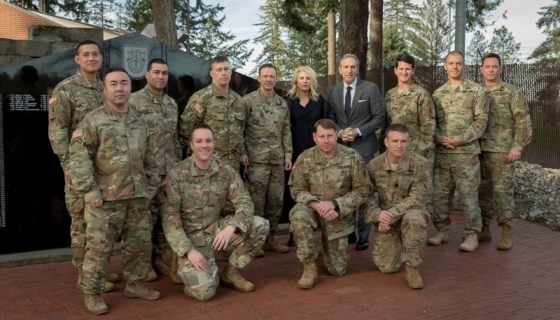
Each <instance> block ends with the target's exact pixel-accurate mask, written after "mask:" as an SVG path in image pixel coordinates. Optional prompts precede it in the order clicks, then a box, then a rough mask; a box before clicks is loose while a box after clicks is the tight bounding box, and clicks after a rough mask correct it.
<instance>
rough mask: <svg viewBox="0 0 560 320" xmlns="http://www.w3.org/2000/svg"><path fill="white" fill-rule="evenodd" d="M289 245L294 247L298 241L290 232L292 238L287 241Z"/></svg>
mask: <svg viewBox="0 0 560 320" xmlns="http://www.w3.org/2000/svg"><path fill="white" fill-rule="evenodd" d="M286 245H287V246H288V247H294V246H295V245H296V242H295V241H294V235H293V234H291V233H290V239H288V243H286Z"/></svg>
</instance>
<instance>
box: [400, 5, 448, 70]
mask: <svg viewBox="0 0 560 320" xmlns="http://www.w3.org/2000/svg"><path fill="white" fill-rule="evenodd" d="M448 9H449V7H448V5H447V1H446V0H424V2H423V3H422V5H421V6H420V7H419V10H418V15H419V17H420V18H419V19H418V28H417V29H416V30H415V32H414V33H413V34H412V35H411V46H410V47H409V50H408V51H409V52H410V53H411V54H412V55H413V56H414V57H415V58H416V63H417V65H424V66H436V65H438V64H441V63H442V61H443V58H444V57H445V55H446V54H447V52H448V51H449V46H450V44H451V41H452V39H453V26H452V25H451V22H450V21H449V19H448V14H447V12H448Z"/></svg>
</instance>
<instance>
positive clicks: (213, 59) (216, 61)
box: [210, 56, 230, 68]
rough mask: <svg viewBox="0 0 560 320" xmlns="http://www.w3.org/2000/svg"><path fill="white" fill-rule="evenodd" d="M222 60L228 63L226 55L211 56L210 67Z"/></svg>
mask: <svg viewBox="0 0 560 320" xmlns="http://www.w3.org/2000/svg"><path fill="white" fill-rule="evenodd" d="M222 62H227V63H230V62H229V59H228V57H225V56H215V57H214V58H212V60H210V68H212V67H213V66H214V65H215V64H216V63H222Z"/></svg>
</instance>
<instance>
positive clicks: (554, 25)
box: [531, 0, 560, 64]
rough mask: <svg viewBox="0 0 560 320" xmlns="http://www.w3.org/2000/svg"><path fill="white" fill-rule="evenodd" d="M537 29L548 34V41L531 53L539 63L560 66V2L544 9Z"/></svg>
mask: <svg viewBox="0 0 560 320" xmlns="http://www.w3.org/2000/svg"><path fill="white" fill-rule="evenodd" d="M539 15H541V17H540V18H539V20H538V21H537V28H539V30H541V31H542V32H543V33H544V34H546V39H545V40H544V41H543V43H541V44H540V45H539V46H538V47H537V48H536V49H535V50H534V51H533V53H531V58H533V59H536V60H537V61H538V62H543V63H555V64H560V0H554V2H553V4H551V5H549V6H545V7H542V8H541V9H540V10H539Z"/></svg>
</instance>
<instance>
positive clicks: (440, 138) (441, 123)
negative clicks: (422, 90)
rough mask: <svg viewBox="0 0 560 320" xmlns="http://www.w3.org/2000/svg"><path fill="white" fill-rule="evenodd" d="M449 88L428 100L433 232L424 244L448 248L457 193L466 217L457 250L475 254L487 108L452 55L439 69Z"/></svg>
mask: <svg viewBox="0 0 560 320" xmlns="http://www.w3.org/2000/svg"><path fill="white" fill-rule="evenodd" d="M443 67H444V69H445V71H447V77H448V80H449V81H448V82H447V83H446V84H444V85H442V86H441V87H439V88H438V89H437V90H436V91H435V92H434V94H433V98H434V103H435V105H436V121H437V122H436V123H437V125H436V142H437V151H436V158H435V165H434V198H433V204H434V212H433V217H432V220H433V222H434V225H435V227H436V229H437V233H436V235H435V236H434V237H432V238H430V239H428V243H429V244H431V245H434V246H438V245H440V244H442V243H446V242H448V241H449V240H448V239H449V238H448V234H447V233H448V230H449V224H450V223H451V220H450V219H449V213H450V211H451V199H453V195H454V193H455V188H457V191H458V192H459V197H460V199H461V202H462V210H463V215H464V217H465V227H464V230H465V239H464V241H463V243H461V246H460V249H461V250H463V251H474V250H476V249H477V248H478V237H477V234H478V232H480V228H481V227H482V221H481V217H480V208H479V207H478V186H479V184H480V162H479V160H478V155H479V154H480V144H479V142H478V139H480V137H481V136H482V134H483V133H484V129H485V128H486V122H487V121H488V102H487V99H486V94H485V93H484V89H483V88H482V86H480V85H479V84H477V83H475V82H473V81H470V80H467V79H465V76H464V74H463V68H464V55H463V53H462V52H461V51H458V50H455V51H451V52H449V53H448V54H447V57H446V58H445V63H444V65H443Z"/></svg>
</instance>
